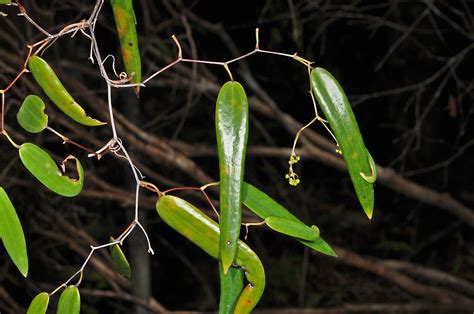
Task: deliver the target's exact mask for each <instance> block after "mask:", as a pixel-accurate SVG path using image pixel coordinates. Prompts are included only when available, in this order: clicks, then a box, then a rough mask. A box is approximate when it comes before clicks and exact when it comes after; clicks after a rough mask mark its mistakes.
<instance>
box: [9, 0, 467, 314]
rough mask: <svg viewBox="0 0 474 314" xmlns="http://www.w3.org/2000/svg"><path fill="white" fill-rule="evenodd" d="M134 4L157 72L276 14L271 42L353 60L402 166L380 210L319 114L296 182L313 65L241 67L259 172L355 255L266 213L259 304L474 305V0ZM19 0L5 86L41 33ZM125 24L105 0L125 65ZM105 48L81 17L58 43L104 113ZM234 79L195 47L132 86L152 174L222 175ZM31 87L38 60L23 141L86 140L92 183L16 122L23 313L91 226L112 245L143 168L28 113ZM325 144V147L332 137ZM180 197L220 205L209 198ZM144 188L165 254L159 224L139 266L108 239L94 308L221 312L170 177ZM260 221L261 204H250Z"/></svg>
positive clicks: (134, 121)
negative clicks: (222, 138) (43, 158)
mask: <svg viewBox="0 0 474 314" xmlns="http://www.w3.org/2000/svg"><path fill="white" fill-rule="evenodd" d="M134 2H135V11H136V16H137V22H138V31H139V36H140V49H141V56H142V64H143V71H144V73H143V74H144V75H143V76H144V77H148V76H149V75H151V74H152V73H154V72H155V71H157V70H159V69H160V68H162V67H163V66H165V65H166V64H168V63H170V62H171V61H173V60H175V59H176V56H177V49H176V47H175V45H174V43H173V42H172V40H171V35H173V34H176V36H177V37H178V38H179V41H180V43H181V45H182V46H183V53H184V56H185V57H189V58H196V59H205V60H218V61H223V60H230V59H232V58H233V57H236V56H239V55H241V54H243V53H245V52H248V51H251V50H253V48H254V45H255V37H254V31H255V28H256V27H259V28H260V47H261V48H262V49H268V50H274V51H280V52H286V53H298V55H300V56H302V57H304V58H306V59H309V60H314V61H315V65H316V66H321V67H324V68H326V69H328V70H329V71H330V72H332V73H333V74H334V76H335V77H336V78H337V79H338V80H339V82H340V83H341V85H342V86H343V87H344V89H345V90H346V93H347V94H348V96H349V98H350V100H351V102H352V105H353V107H354V111H355V114H356V117H357V119H358V121H359V126H360V128H361V131H362V134H363V135H364V138H365V142H366V145H367V147H368V148H369V149H370V151H371V152H372V155H373V156H374V159H375V160H376V162H377V163H378V164H379V165H381V166H382V167H384V169H383V171H382V173H381V180H379V183H378V184H377V185H376V209H375V214H374V218H373V219H372V221H368V220H367V219H366V218H365V215H364V214H363V212H362V211H361V209H360V208H359V205H358V203H357V199H356V196H355V193H354V191H353V188H352V185H351V182H350V180H349V177H348V175H347V174H346V172H344V171H339V170H336V169H335V164H334V163H333V162H331V160H330V158H329V157H328V158H325V157H324V156H334V155H333V154H332V148H331V147H332V146H331V144H327V143H328V142H327V140H326V139H329V137H328V134H327V132H326V131H325V130H324V129H323V128H322V126H321V125H319V124H315V125H313V126H312V127H311V130H312V131H310V132H312V134H315V135H316V136H317V139H319V140H320V142H318V140H312V139H311V138H310V139H306V140H304V141H302V143H303V144H301V145H302V146H301V147H302V153H301V154H302V160H301V161H300V163H298V165H297V172H298V173H299V174H300V177H301V181H302V183H301V184H300V185H299V186H298V187H296V188H294V187H291V186H289V185H288V183H287V181H286V180H285V178H284V175H285V173H286V171H287V160H288V158H289V154H290V149H289V148H290V147H291V145H292V143H293V137H294V134H295V133H296V129H294V124H292V123H297V124H298V123H300V124H305V123H307V122H308V121H310V120H311V119H312V117H313V114H314V113H313V112H312V104H311V101H310V98H309V96H308V89H309V86H308V78H307V72H306V69H305V67H304V66H302V65H301V64H299V63H297V62H295V61H293V60H291V59H288V58H282V57H277V56H270V55H263V54H257V55H254V56H252V57H250V58H248V59H245V61H242V62H239V63H238V64H233V65H232V66H231V70H232V71H233V73H234V77H235V79H236V80H238V81H240V82H241V83H242V84H243V86H244V88H245V89H246V91H247V94H248V96H249V99H250V105H251V118H250V119H251V120H250V125H251V126H250V137H249V146H250V148H249V155H248V159H247V165H246V180H248V181H249V182H252V183H254V184H255V185H257V186H259V187H260V188H261V189H263V190H264V191H265V192H266V193H268V194H269V195H271V196H272V197H274V198H275V199H277V200H279V201H280V202H282V203H283V204H285V205H286V206H287V208H289V209H291V210H292V211H294V213H295V214H296V215H297V216H299V217H302V218H303V220H304V221H305V222H307V223H310V224H313V223H314V224H317V225H318V226H319V228H320V230H321V233H322V235H323V237H324V238H325V239H326V240H327V241H328V242H329V243H331V244H334V245H335V246H336V251H338V252H339V255H340V256H339V258H329V257H325V256H322V255H320V254H314V253H313V252H309V251H308V250H306V249H305V248H304V247H303V246H301V245H300V244H299V243H297V242H294V241H291V240H290V239H286V238H284V237H283V236H280V235H275V234H272V233H270V232H269V231H268V230H267V229H265V228H251V229H250V231H249V235H248V242H249V244H250V245H251V247H253V248H254V249H255V251H256V252H257V253H258V254H259V256H260V257H261V259H262V262H263V264H264V265H265V267H266V272H267V277H268V283H267V288H266V291H265V294H264V296H263V298H262V300H261V303H260V305H259V307H258V309H270V310H269V311H273V312H276V311H277V310H279V311H282V312H283V311H285V309H286V311H287V312H288V309H290V308H293V309H295V308H313V309H314V313H319V312H318V309H319V310H321V309H324V310H323V311H326V312H321V313H332V312H328V311H333V312H334V313H345V312H364V311H365V312H370V311H373V312H385V313H386V312H390V311H392V312H400V313H402V312H430V313H431V312H439V313H444V312H446V311H459V312H463V311H467V309H469V308H470V309H471V310H472V308H474V307H473V303H474V289H473V287H474V284H473V281H474V246H473V232H472V230H473V229H472V228H473V227H474V219H473V215H474V213H473V211H472V207H474V180H473V179H474V170H473V169H474V158H473V157H474V156H473V152H474V150H473V148H472V146H473V143H474V140H473V135H474V128H473V127H472V114H473V113H474V106H473V88H474V80H473V76H472V69H473V66H474V64H473V63H474V58H473V51H472V50H473V49H474V43H473V39H474V16H473V14H474V2H473V1H469V0H460V1H453V2H449V1H441V0H440V1H436V0H422V1H397V0H392V1H381V0H380V1H378V0H375V1H356V0H353V1H349V0H347V1H330V0H328V1H319V0H312V1H293V0H288V1H268V0H267V1H234V2H229V1H204V0H202V1H182V0H178V1H169V0H163V1H150V0H137V1H134ZM23 4H24V6H25V8H26V10H27V12H28V14H29V15H30V16H31V17H32V18H33V19H34V20H35V21H37V22H38V23H39V24H40V25H41V26H42V27H43V28H45V29H46V30H48V31H50V32H57V31H59V30H60V29H61V28H62V27H63V26H64V25H66V24H69V23H73V22H77V21H79V20H81V19H83V18H87V17H88V15H89V13H90V12H91V10H92V8H93V5H94V1H70V0H62V1H38V0H30V1H25V3H23ZM2 11H4V12H5V13H7V14H9V15H8V17H1V18H0V83H1V85H0V86H2V87H3V86H7V85H8V84H9V83H10V82H11V81H12V79H13V78H14V77H15V76H16V74H17V73H18V72H19V71H20V69H21V67H22V65H23V63H24V60H25V58H26V56H27V52H28V51H27V47H26V44H27V43H28V44H31V43H33V42H35V41H38V40H40V39H41V38H42V34H41V33H39V32H38V31H37V30H36V29H33V28H32V26H31V25H30V24H29V23H27V21H26V20H25V19H24V18H22V17H19V16H16V13H17V12H16V11H15V8H12V7H6V8H2ZM113 23H114V21H113V17H112V14H111V9H110V5H109V3H108V1H106V4H105V6H104V9H103V10H102V12H101V16H100V18H99V22H98V25H97V28H96V35H97V39H98V41H99V45H100V48H101V50H102V54H103V55H107V54H113V55H115V56H117V68H118V69H122V64H121V61H120V57H119V55H120V53H119V44H118V39H117V38H116V34H115V27H114V24H113ZM89 48H90V45H89V42H88V39H87V38H86V37H84V36H82V35H81V34H80V33H78V34H77V35H76V36H75V37H74V39H70V38H67V37H63V38H61V39H59V40H58V41H57V42H56V43H55V44H54V45H53V46H51V48H49V49H48V50H47V52H46V53H45V54H44V55H43V56H44V58H45V59H46V60H48V62H49V63H50V64H51V65H52V66H53V67H54V68H55V69H56V70H57V73H58V75H59V76H60V77H61V79H62V81H63V83H64V84H65V85H66V87H67V88H68V89H69V90H70V92H71V93H72V94H73V95H74V97H76V98H77V99H78V100H80V103H81V104H82V105H83V106H84V107H85V108H86V109H87V111H88V112H90V113H91V115H93V116H97V117H99V118H100V119H106V118H107V107H106V102H105V101H106V99H105V98H106V86H105V85H104V83H103V80H102V78H101V77H100V76H99V72H98V69H97V67H96V66H95V65H94V64H91V63H90V62H89V61H88V60H87V58H88V56H89ZM108 68H110V64H108ZM227 79H228V76H227V74H226V72H225V71H224V69H223V68H222V67H212V66H208V65H196V64H179V65H177V66H175V67H173V68H172V69H170V70H168V71H166V72H164V73H163V74H162V75H160V76H158V77H157V78H156V79H154V80H153V81H151V82H150V83H149V84H147V87H146V88H143V90H142V93H141V95H140V98H139V99H137V98H136V97H135V96H134V94H133V92H132V91H131V90H115V91H114V94H113V95H114V104H115V109H116V112H117V120H118V122H117V123H118V127H119V129H118V132H119V134H120V136H121V138H122V140H123V142H124V144H125V145H126V146H127V147H128V148H129V150H130V153H131V155H132V159H133V160H134V161H136V163H137V166H138V167H139V168H140V169H141V170H142V172H143V174H144V175H145V176H146V177H147V178H148V180H149V181H151V182H154V183H155V184H156V185H158V186H159V187H160V188H161V189H166V188H171V187H176V186H200V185H202V184H205V183H208V182H209V181H210V180H213V181H215V180H217V178H218V162H217V158H216V151H215V132H214V129H213V128H214V120H213V119H214V105H215V100H216V95H217V91H218V89H219V86H220V85H222V84H223V83H224V82H225V81H226V80H227ZM30 93H36V94H39V95H42V92H41V91H40V89H39V87H38V86H37V85H36V84H35V83H34V81H33V79H32V77H31V75H24V76H23V77H22V78H21V81H20V82H19V84H17V85H15V88H14V89H12V90H11V92H9V94H8V98H7V108H6V110H7V111H6V124H7V129H8V130H9V132H10V133H11V134H12V135H13V136H14V138H15V139H17V140H18V141H20V142H22V141H26V140H28V141H33V142H35V143H37V144H40V145H42V146H43V147H45V148H46V149H48V150H49V151H51V152H53V153H55V154H56V157H57V160H61V159H62V158H64V157H65V156H67V155H68V154H69V153H72V154H74V155H76V156H78V157H80V159H81V161H82V162H83V164H84V167H85V169H86V171H87V176H86V185H85V190H84V192H83V193H82V194H81V195H80V196H78V197H76V198H74V199H65V198H62V197H58V196H55V195H53V194H52V193H50V192H49V191H46V190H45V189H44V188H43V187H41V186H39V185H38V184H37V183H36V182H35V181H34V180H33V179H32V177H31V176H30V175H29V174H28V173H27V172H26V171H25V169H24V168H22V166H21V164H20V163H19V160H18V156H17V152H16V151H15V150H13V149H11V147H10V146H9V145H8V144H7V142H6V140H5V139H2V141H1V142H2V149H1V154H0V164H1V167H0V184H1V185H2V186H3V187H5V188H6V189H7V190H8V192H9V194H10V196H11V197H12V199H13V202H14V204H15V206H16V208H17V210H18V211H19V214H20V218H21V220H22V222H23V227H24V229H25V232H26V233H27V244H28V250H29V257H30V265H31V272H30V276H29V278H27V279H22V278H21V277H20V276H19V274H18V273H17V271H16V270H15V269H14V267H13V266H12V264H11V263H10V261H9V260H8V259H7V258H6V254H5V252H4V249H3V247H2V248H0V311H2V312H5V313H9V312H12V313H17V312H21V311H22V309H24V308H25V307H26V306H27V305H28V304H29V302H30V300H31V299H32V298H33V296H34V295H35V294H36V293H38V292H39V291H43V290H48V291H50V290H52V289H54V288H55V287H56V286H58V285H59V284H60V283H62V282H64V280H65V279H66V278H68V277H69V276H70V275H71V274H72V273H74V272H75V271H76V270H77V269H78V268H79V265H81V264H82V262H83V261H84V259H85V257H86V256H87V254H88V252H89V245H90V244H91V243H95V244H98V243H106V242H107V241H108V237H109V235H113V236H116V235H118V234H119V233H120V232H121V231H122V230H123V229H124V228H125V227H126V226H127V224H128V222H129V221H130V220H131V217H133V192H134V191H133V190H134V186H133V184H134V182H131V181H130V180H131V173H130V170H129V168H128V166H127V165H126V163H124V160H122V159H119V158H114V157H113V156H112V155H108V156H106V157H104V158H103V159H102V160H100V161H97V160H93V159H89V158H87V154H86V153H84V152H82V151H80V150H78V149H76V148H75V147H71V146H63V145H62V144H61V143H60V142H59V141H58V139H57V138H55V137H52V136H50V134H47V133H42V134H39V135H35V136H33V135H30V134H26V133H25V132H23V131H22V130H21V128H20V127H19V125H18V124H17V122H16V119H15V115H16V112H17V111H18V109H19V106H20V104H21V102H22V101H23V99H24V97H26V96H27V95H28V94H30ZM47 112H48V114H49V115H50V117H51V119H50V121H51V122H50V123H51V125H52V126H54V128H56V129H58V130H60V131H61V132H63V133H64V134H66V135H67V136H69V137H70V138H71V139H74V140H75V141H78V142H80V143H81V144H83V145H86V146H88V147H90V148H93V149H97V148H98V147H101V146H102V145H104V144H105V143H106V141H107V140H108V139H109V138H110V136H111V133H110V129H109V128H108V127H102V128H94V129H87V128H85V127H82V126H79V125H77V124H73V123H72V122H71V121H69V120H67V119H66V118H65V117H64V116H63V115H62V114H61V113H59V112H58V111H57V110H56V108H53V107H52V106H51V104H48V103H47ZM290 120H291V121H290ZM325 140H326V142H324V141H325ZM321 143H323V144H321ZM325 143H326V144H325ZM314 147H316V148H318V149H320V150H323V151H324V152H325V153H326V155H318V154H313V153H312V152H311V149H313V148H314ZM336 168H337V167H336ZM400 176H402V177H404V178H405V179H406V180H402V181H400V180H398V179H399V178H400ZM413 183H415V184H417V185H416V187H417V188H418V187H422V188H423V189H421V190H418V189H415V188H413V185H410V184H413ZM215 192H216V191H215V190H213V192H211V196H212V197H213V198H214V199H216V198H218V195H217V193H215ZM428 192H429V193H434V194H429V193H428ZM180 195H181V196H183V197H185V198H186V199H188V200H189V201H191V202H194V203H195V204H197V205H200V206H201V207H202V208H203V209H205V210H209V208H208V206H207V205H206V203H205V201H204V200H203V198H202V197H201V195H199V194H196V193H190V192H183V193H180ZM427 198H429V201H427V200H426V199H427ZM140 202H141V203H140V205H141V208H142V215H143V217H142V219H143V221H145V222H146V225H147V227H146V228H147V230H148V231H149V234H150V236H151V241H152V245H153V247H154V249H155V252H156V254H155V255H154V256H149V255H147V253H146V243H144V239H143V235H142V234H141V233H140V232H135V233H134V235H133V236H132V237H131V238H130V241H128V242H127V246H126V249H125V251H126V253H127V254H128V255H129V256H130V259H131V261H132V277H133V278H132V281H130V282H129V281H127V280H125V279H124V278H121V277H119V275H117V274H116V273H115V272H114V271H113V268H112V264H111V262H110V258H109V257H108V255H107V254H108V253H107V252H106V251H103V252H100V253H99V254H97V258H94V259H93V260H92V262H91V264H90V265H89V266H88V268H87V269H86V272H85V278H84V282H83V284H82V286H81V287H82V289H81V295H82V300H83V311H84V313H131V312H132V309H134V311H135V312H136V313H147V312H148V311H150V312H153V311H154V312H156V311H160V309H161V310H163V309H165V308H166V309H167V310H199V311H213V310H215V309H216V307H217V303H218V272H217V263H216V262H215V261H213V260H212V259H211V258H209V257H208V256H207V255H206V254H205V253H203V252H201V251H199V249H197V248H196V247H194V246H193V245H192V244H191V243H188V242H187V241H186V240H184V239H183V238H182V237H181V236H179V235H177V234H176V233H175V232H174V231H172V230H171V229H170V228H168V227H167V226H166V225H165V224H163V223H162V222H161V221H160V219H159V217H158V216H157V215H156V212H155V210H154V202H155V197H154V195H153V194H151V193H145V192H143V193H141V199H140ZM209 214H210V215H212V213H211V212H210V211H209ZM244 219H246V220H247V221H250V220H255V217H252V216H251V215H250V214H249V213H248V212H247V213H245V218H244ZM400 276H403V277H400ZM399 278H408V279H410V280H411V281H410V282H408V283H406V282H405V283H400V280H399ZM294 311H295V312H297V310H294ZM262 312H264V311H262Z"/></svg>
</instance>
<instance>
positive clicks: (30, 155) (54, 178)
mask: <svg viewBox="0 0 474 314" xmlns="http://www.w3.org/2000/svg"><path fill="white" fill-rule="evenodd" d="M19 152H20V159H21V161H22V163H23V165H24V166H25V167H26V169H28V171H30V173H31V174H32V175H33V176H34V177H35V178H36V179H38V181H40V182H41V183H42V184H43V185H44V186H46V187H47V188H48V189H50V190H51V191H53V192H55V193H57V194H59V195H62V196H67V197H73V196H76V195H78V194H79V193H80V192H81V191H82V187H83V185H84V170H83V169H82V165H81V162H80V161H79V160H78V159H77V158H76V157H73V156H69V157H68V158H66V160H68V159H73V160H74V161H75V162H76V170H77V175H78V176H79V178H78V179H70V178H69V177H68V176H66V175H62V174H61V171H60V170H59V168H58V166H57V165H56V162H55V161H54V160H53V158H51V156H50V155H49V154H48V153H47V152H46V151H44V150H43V149H42V148H40V147H38V146H36V145H35V144H32V143H25V144H22V145H21V146H20V150H19Z"/></svg>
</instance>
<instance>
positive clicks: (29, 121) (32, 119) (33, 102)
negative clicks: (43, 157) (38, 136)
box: [16, 95, 48, 133]
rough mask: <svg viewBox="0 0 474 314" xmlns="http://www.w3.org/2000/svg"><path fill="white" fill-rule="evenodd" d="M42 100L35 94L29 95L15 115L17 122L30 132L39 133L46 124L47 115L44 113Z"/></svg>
mask: <svg viewBox="0 0 474 314" xmlns="http://www.w3.org/2000/svg"><path fill="white" fill-rule="evenodd" d="M44 108H45V105H44V102H43V100H42V99H41V98H40V97H38V96H36V95H29V96H28V97H26V98H25V100H24V101H23V104H22V105H21V107H20V110H19V111H18V114H17V115H16V119H17V120H18V123H19V124H20V125H21V127H22V128H24V129H25V130H26V131H28V132H30V133H39V132H41V131H43V130H44V129H45V128H46V127H47V126H48V116H47V115H46V114H45V113H44Z"/></svg>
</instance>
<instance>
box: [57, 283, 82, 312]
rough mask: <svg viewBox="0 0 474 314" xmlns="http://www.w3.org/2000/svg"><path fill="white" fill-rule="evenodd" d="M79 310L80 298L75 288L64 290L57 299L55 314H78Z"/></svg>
mask: <svg viewBox="0 0 474 314" xmlns="http://www.w3.org/2000/svg"><path fill="white" fill-rule="evenodd" d="M80 310H81V296H80V294H79V290H78V289H77V287H76V286H69V287H67V288H66V289H64V291H63V293H61V296H60V297H59V302H58V309H57V312H56V313H57V314H79V312H80Z"/></svg>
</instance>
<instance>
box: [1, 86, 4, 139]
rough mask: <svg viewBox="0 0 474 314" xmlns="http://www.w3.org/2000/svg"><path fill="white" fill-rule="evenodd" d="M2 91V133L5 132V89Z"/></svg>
mask: <svg viewBox="0 0 474 314" xmlns="http://www.w3.org/2000/svg"><path fill="white" fill-rule="evenodd" d="M1 92H2V130H1V131H2V132H1V134H3V131H4V130H5V91H1Z"/></svg>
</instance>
